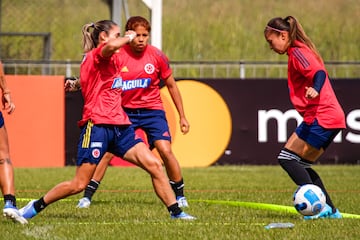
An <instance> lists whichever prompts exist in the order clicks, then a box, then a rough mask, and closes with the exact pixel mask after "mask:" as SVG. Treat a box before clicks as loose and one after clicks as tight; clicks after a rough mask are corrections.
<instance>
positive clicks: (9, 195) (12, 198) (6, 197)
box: [4, 194, 16, 207]
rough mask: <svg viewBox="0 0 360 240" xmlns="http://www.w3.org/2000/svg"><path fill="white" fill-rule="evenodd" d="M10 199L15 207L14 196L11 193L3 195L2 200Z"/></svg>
mask: <svg viewBox="0 0 360 240" xmlns="http://www.w3.org/2000/svg"><path fill="white" fill-rule="evenodd" d="M7 201H10V202H11V203H12V205H13V206H14V207H16V198H15V196H14V195H12V194H6V195H4V202H7Z"/></svg>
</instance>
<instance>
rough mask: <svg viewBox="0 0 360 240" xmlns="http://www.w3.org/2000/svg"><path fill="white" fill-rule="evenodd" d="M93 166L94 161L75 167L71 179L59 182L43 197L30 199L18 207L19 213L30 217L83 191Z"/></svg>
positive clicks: (93, 169)
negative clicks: (21, 206) (20, 207)
mask: <svg viewBox="0 0 360 240" xmlns="http://www.w3.org/2000/svg"><path fill="white" fill-rule="evenodd" d="M95 168H96V164H94V163H83V164H82V165H81V166H79V167H77V169H76V174H75V177H74V178H73V179H72V180H70V181H64V182H61V183H59V184H58V185H56V186H55V187H53V188H52V189H51V190H50V191H48V192H47V193H46V194H45V195H44V196H43V197H41V198H39V199H38V200H32V201H30V202H29V203H28V204H27V205H26V206H25V207H23V208H22V209H20V213H21V214H22V216H23V217H24V218H32V217H34V216H36V215H37V214H38V213H40V212H41V211H42V210H44V209H45V208H46V207H47V206H48V205H50V204H51V203H54V202H56V201H58V200H60V199H63V198H66V197H68V196H71V195H74V194H77V193H79V192H81V191H83V190H84V189H85V187H86V186H87V184H88V182H89V181H90V179H91V177H92V175H93V174H94V172H95Z"/></svg>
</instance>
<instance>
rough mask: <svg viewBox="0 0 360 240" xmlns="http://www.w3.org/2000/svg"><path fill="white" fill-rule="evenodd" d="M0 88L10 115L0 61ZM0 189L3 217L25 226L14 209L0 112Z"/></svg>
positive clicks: (7, 150) (3, 125) (12, 108)
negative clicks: (2, 199)
mask: <svg viewBox="0 0 360 240" xmlns="http://www.w3.org/2000/svg"><path fill="white" fill-rule="evenodd" d="M0 88H1V92H2V98H1V100H2V105H3V109H4V110H5V111H6V112H7V113H8V114H11V113H13V112H14V110H15V105H14V103H13V102H12V101H11V97H10V90H9V89H8V87H7V83H6V80H5V74H4V70H3V65H2V63H1V61H0ZM0 187H1V192H2V194H3V196H4V202H5V206H4V209H3V215H4V216H5V217H8V218H10V219H13V220H14V221H17V222H19V223H21V224H26V223H27V220H26V219H25V218H23V217H22V216H21V214H20V213H19V210H18V209H17V208H16V197H15V183H14V169H13V166H12V163H11V160H10V153H9V142H8V134H7V131H6V128H5V122H4V117H3V115H2V112H0Z"/></svg>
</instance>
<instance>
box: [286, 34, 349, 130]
mask: <svg viewBox="0 0 360 240" xmlns="http://www.w3.org/2000/svg"><path fill="white" fill-rule="evenodd" d="M287 54H288V56H289V58H288V87H289V93H290V100H291V102H292V104H293V105H294V107H295V109H296V110H297V111H298V112H299V114H300V115H301V116H302V117H303V118H304V122H306V123H308V124H310V123H312V122H313V121H314V120H315V119H317V120H318V122H319V125H320V126H322V127H324V128H328V129H333V128H345V127H346V124H345V115H344V111H343V109H342V107H341V106H340V104H339V102H338V100H337V98H336V95H335V93H334V90H333V88H332V86H331V83H330V80H329V76H328V73H327V71H326V69H325V66H324V64H323V63H322V62H321V61H319V60H318V59H317V58H316V55H315V54H314V53H313V52H312V51H311V50H310V49H309V48H308V47H307V46H306V45H305V44H304V43H302V42H299V41H296V42H295V46H293V47H290V48H289V49H288V51H287ZM319 70H323V71H325V72H326V79H325V82H324V85H323V87H322V88H321V91H320V93H319V96H318V97H316V98H314V99H308V98H306V97H305V92H306V88H305V87H312V86H313V78H314V75H315V73H316V72H317V71H319Z"/></svg>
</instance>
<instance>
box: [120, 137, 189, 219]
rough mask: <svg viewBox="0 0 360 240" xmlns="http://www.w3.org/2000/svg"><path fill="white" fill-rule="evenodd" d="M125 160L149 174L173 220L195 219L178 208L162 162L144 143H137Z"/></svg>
mask: <svg viewBox="0 0 360 240" xmlns="http://www.w3.org/2000/svg"><path fill="white" fill-rule="evenodd" d="M124 159H125V160H127V161H129V162H131V163H133V164H135V165H137V166H139V167H141V168H143V169H144V170H145V171H147V172H148V173H149V175H150V176H151V181H152V184H153V187H154V190H155V193H156V195H157V196H158V197H159V198H160V200H161V201H162V202H163V203H164V205H165V206H166V207H167V209H168V211H169V213H170V215H171V217H172V218H179V219H186V220H192V219H195V218H194V217H193V216H191V215H188V214H186V213H185V212H183V211H182V210H181V208H180V207H179V206H178V203H177V202H176V198H175V196H174V194H173V192H172V189H171V187H170V184H169V182H168V178H167V177H166V175H165V173H164V171H163V167H162V164H161V162H160V161H159V159H157V158H156V156H155V155H154V154H153V153H152V152H151V151H150V150H149V149H148V147H147V146H146V145H145V144H144V143H143V142H140V143H137V144H136V145H135V146H133V147H132V148H130V149H129V150H128V151H127V152H126V154H125V155H124Z"/></svg>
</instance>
